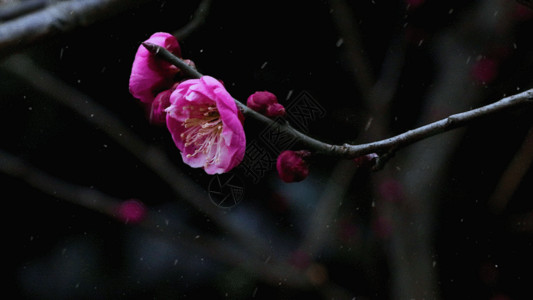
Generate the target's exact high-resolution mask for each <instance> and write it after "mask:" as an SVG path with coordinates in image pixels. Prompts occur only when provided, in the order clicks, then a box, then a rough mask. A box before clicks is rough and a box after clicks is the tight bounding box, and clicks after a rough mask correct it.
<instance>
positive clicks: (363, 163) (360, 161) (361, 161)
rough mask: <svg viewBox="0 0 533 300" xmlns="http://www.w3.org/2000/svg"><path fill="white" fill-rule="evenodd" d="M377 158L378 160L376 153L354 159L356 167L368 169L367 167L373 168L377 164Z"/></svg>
mask: <svg viewBox="0 0 533 300" xmlns="http://www.w3.org/2000/svg"><path fill="white" fill-rule="evenodd" d="M377 158H378V155H377V154H376V153H370V154H366V155H362V156H359V157H356V158H354V159H353V161H354V162H355V165H356V166H357V167H359V168H367V167H371V166H373V165H374V164H375V163H376V159H377Z"/></svg>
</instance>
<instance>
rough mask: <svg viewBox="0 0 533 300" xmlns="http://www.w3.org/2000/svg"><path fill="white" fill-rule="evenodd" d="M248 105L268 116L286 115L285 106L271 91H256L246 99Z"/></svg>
mask: <svg viewBox="0 0 533 300" xmlns="http://www.w3.org/2000/svg"><path fill="white" fill-rule="evenodd" d="M246 105H247V106H248V107H249V108H251V109H253V110H255V111H256V112H258V113H261V114H263V115H265V116H267V117H271V118H273V117H282V116H284V115H285V107H283V105H281V104H279V103H278V98H277V97H276V95H274V94H272V93H271V92H267V91H262V92H255V93H253V94H252V95H250V97H248V100H247V101H246Z"/></svg>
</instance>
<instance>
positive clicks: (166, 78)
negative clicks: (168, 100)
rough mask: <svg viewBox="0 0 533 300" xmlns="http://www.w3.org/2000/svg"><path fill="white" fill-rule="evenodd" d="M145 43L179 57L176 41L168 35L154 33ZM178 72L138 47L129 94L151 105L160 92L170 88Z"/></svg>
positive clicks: (141, 47) (179, 51)
mask: <svg viewBox="0 0 533 300" xmlns="http://www.w3.org/2000/svg"><path fill="white" fill-rule="evenodd" d="M145 43H151V44H156V45H158V46H161V47H164V48H165V49H167V50H168V51H170V52H171V53H172V54H174V55H176V56H179V57H181V49H180V46H179V44H178V41H177V40H176V38H175V37H174V36H173V35H171V34H170V33H166V32H156V33H154V34H153V35H152V36H151V37H150V38H149V39H148V40H146V41H145ZM178 72H179V69H178V68H177V67H175V66H174V65H172V64H170V63H169V62H167V61H165V60H162V59H160V58H157V57H156V56H155V55H154V54H152V53H150V51H148V50H147V49H146V48H145V47H144V46H143V45H140V46H139V48H138V49H137V53H136V54H135V60H134V61H133V65H132V68H131V75H130V81H129V89H130V93H131V94H132V95H133V97H135V98H137V99H139V100H141V101H142V102H144V103H148V104H151V103H152V102H153V101H154V99H155V97H156V96H157V95H158V94H159V93H160V92H162V91H165V90H167V89H169V88H171V87H172V85H173V84H174V83H175V77H176V74H178Z"/></svg>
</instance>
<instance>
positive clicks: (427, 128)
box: [143, 43, 533, 158]
mask: <svg viewBox="0 0 533 300" xmlns="http://www.w3.org/2000/svg"><path fill="white" fill-rule="evenodd" d="M143 45H144V46H145V47H146V48H147V49H148V50H149V51H151V52H152V53H154V54H155V55H157V56H159V57H161V58H162V59H165V60H167V61H168V62H170V63H172V64H174V65H175V66H177V67H178V68H180V69H182V71H184V72H186V73H187V74H188V75H189V76H190V77H192V78H200V77H201V76H203V75H202V74H201V73H199V72H198V71H196V70H195V69H193V68H191V67H190V66H188V65H187V64H186V63H185V62H184V61H183V60H181V59H180V58H178V57H176V56H174V55H173V54H172V53H170V52H169V51H168V50H166V49H165V48H163V47H160V46H158V45H155V44H149V43H143ZM235 102H236V103H237V106H238V107H239V108H240V109H241V111H242V112H243V114H244V115H245V116H247V117H251V118H253V119H255V120H257V121H259V122H262V123H264V124H266V125H269V126H274V127H276V128H277V129H279V130H281V131H283V132H285V133H287V134H289V135H291V136H292V137H293V138H295V139H296V140H298V141H299V142H300V144H301V145H302V146H304V147H306V148H308V149H309V150H313V151H315V152H317V153H319V154H324V155H328V156H335V157H341V158H356V157H359V156H361V155H365V154H370V153H380V154H381V153H390V152H391V151H396V150H397V149H399V148H401V147H405V146H408V145H411V144H413V143H416V142H418V141H420V140H423V139H426V138H429V137H432V136H434V135H437V134H440V133H444V132H447V131H450V130H452V129H455V128H458V127H462V126H465V125H467V124H469V123H470V122H473V121H477V120H479V119H481V118H483V117H486V116H488V115H492V114H494V113H497V112H500V111H503V110H505V109H508V108H512V107H519V106H522V105H532V104H533V89H529V90H527V91H525V92H522V93H519V94H516V95H513V96H509V97H506V98H503V99H501V100H499V101H497V102H495V103H492V104H489V105H485V106H482V107H480V108H477V109H472V110H469V111H466V112H463V113H458V114H455V115H451V116H449V117H447V118H444V119H442V120H440V121H436V122H433V123H430V124H427V125H424V126H421V127H418V128H416V129H412V130H409V131H407V132H405V133H402V134H399V135H396V136H393V137H390V138H387V139H384V140H380V141H376V142H372V143H366V144H360V145H350V144H344V145H331V144H328V143H324V142H322V141H320V140H317V139H314V138H312V137H310V136H308V135H305V134H304V133H302V132H300V131H298V130H296V129H294V128H293V127H292V126H291V125H290V124H288V123H279V122H274V121H273V120H272V119H269V118H267V117H265V116H264V115H262V114H259V113H258V112H256V111H254V110H252V109H250V108H248V107H247V106H246V105H244V104H242V103H241V102H239V101H237V100H235Z"/></svg>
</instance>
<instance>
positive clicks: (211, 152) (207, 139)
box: [180, 105, 223, 166]
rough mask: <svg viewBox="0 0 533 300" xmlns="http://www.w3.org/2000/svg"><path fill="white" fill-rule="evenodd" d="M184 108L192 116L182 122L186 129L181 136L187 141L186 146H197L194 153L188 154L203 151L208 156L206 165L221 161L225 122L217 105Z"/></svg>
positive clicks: (193, 154) (192, 155)
mask: <svg viewBox="0 0 533 300" xmlns="http://www.w3.org/2000/svg"><path fill="white" fill-rule="evenodd" d="M183 110H191V112H190V117H189V118H187V119H185V121H184V122H183V124H182V125H183V127H185V129H186V130H185V131H184V132H183V133H182V134H181V135H180V136H181V138H182V139H183V140H184V141H185V147H189V146H191V145H194V147H195V150H194V153H192V154H190V153H189V154H187V157H194V156H196V155H198V153H203V154H204V155H206V157H207V159H206V162H205V165H206V166H207V165H209V164H214V163H218V162H220V156H221V152H222V151H221V150H222V147H221V146H222V144H223V141H222V136H221V133H222V129H223V123H222V120H221V119H220V114H219V112H218V110H217V108H216V106H214V105H210V106H207V107H199V108H198V107H193V106H184V107H183Z"/></svg>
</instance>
